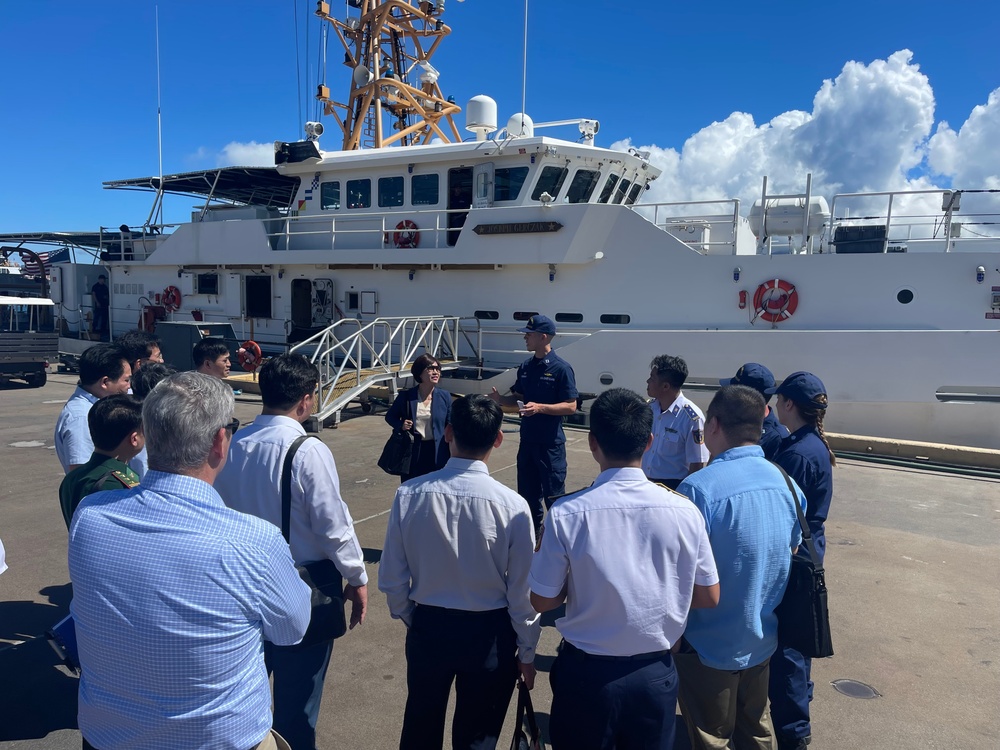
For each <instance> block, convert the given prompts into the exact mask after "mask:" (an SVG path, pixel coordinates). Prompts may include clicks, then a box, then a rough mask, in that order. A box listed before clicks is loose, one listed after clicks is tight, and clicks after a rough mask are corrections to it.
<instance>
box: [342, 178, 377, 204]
mask: <svg viewBox="0 0 1000 750" xmlns="http://www.w3.org/2000/svg"><path fill="white" fill-rule="evenodd" d="M347 207H348V208H371V207H372V181H371V180H367V179H365V180H348V181H347Z"/></svg>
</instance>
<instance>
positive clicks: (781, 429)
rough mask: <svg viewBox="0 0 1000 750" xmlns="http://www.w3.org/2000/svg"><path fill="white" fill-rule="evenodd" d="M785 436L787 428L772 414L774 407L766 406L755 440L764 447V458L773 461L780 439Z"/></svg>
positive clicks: (779, 445) (786, 435)
mask: <svg viewBox="0 0 1000 750" xmlns="http://www.w3.org/2000/svg"><path fill="white" fill-rule="evenodd" d="M786 437H788V428H787V427H785V425H783V424H781V422H779V421H778V418H777V417H776V416H775V415H774V409H772V408H770V407H768V410H767V416H766V417H764V427H763V429H762V430H761V434H760V440H758V441H757V445H759V446H760V447H761V448H763V449H764V458H766V459H767V460H769V461H773V460H774V456H775V454H776V453H777V452H778V449H779V448H781V441H782V440H784V439H785V438H786ZM785 471H788V470H787V469H786V470H785Z"/></svg>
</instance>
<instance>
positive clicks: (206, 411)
mask: <svg viewBox="0 0 1000 750" xmlns="http://www.w3.org/2000/svg"><path fill="white" fill-rule="evenodd" d="M235 405H236V399H235V398H234V397H233V391H232V389H231V388H230V387H229V386H228V385H226V384H225V383H223V382H222V381H221V380H219V379H218V378H213V377H211V376H209V375H203V374H202V373H199V372H179V373H177V374H176V375H171V376H170V377H168V378H165V379H164V380H161V381H160V382H159V383H157V385H156V387H155V388H154V389H153V390H152V391H151V392H150V394H149V395H148V396H146V398H145V400H144V401H143V403H142V425H143V430H144V432H145V434H146V446H147V449H148V451H149V468H150V469H154V470H156V471H166V472H169V473H171V474H183V473H185V472H187V471H191V470H194V469H198V468H200V467H202V466H204V465H205V462H206V461H207V460H208V454H209V452H210V451H211V449H212V442H213V441H214V440H215V435H216V433H217V432H218V431H219V428H221V427H225V426H226V425H227V424H229V421H230V419H231V418H232V416H233V407H234V406H235Z"/></svg>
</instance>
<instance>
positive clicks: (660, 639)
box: [528, 388, 719, 750]
mask: <svg viewBox="0 0 1000 750" xmlns="http://www.w3.org/2000/svg"><path fill="white" fill-rule="evenodd" d="M652 421H653V419H652V414H651V413H650V411H649V406H648V405H647V404H646V402H645V401H643V400H642V398H641V397H640V396H639V394H637V393H633V392H632V391H629V390H626V389H625V388H613V389H611V390H608V391H605V392H604V393H602V394H601V395H600V396H598V397H597V399H596V400H595V401H594V405H593V406H592V407H591V410H590V451H591V453H593V455H594V460H595V461H597V463H598V464H599V465H600V467H601V473H600V474H599V475H598V477H597V479H596V480H595V481H594V483H593V484H592V485H591V486H590V487H589V488H587V489H585V490H582V491H580V492H577V493H575V494H572V495H565V496H563V497H561V498H559V499H558V500H557V501H556V502H554V503H553V504H552V507H551V508H550V509H549V514H548V516H547V517H546V519H545V528H544V533H543V535H542V544H541V547H540V549H539V551H538V553H537V554H536V555H535V559H534V561H533V562H532V565H531V575H530V577H529V579H528V583H529V585H530V587H531V603H532V605H533V606H534V607H535V609H536V610H538V611H539V612H547V611H549V610H552V609H555V608H556V607H558V606H560V605H561V604H562V603H563V602H566V616H565V617H562V618H560V619H559V620H557V621H556V627H557V628H558V629H559V632H560V633H561V634H562V637H563V642H562V643H561V644H560V646H559V655H558V656H557V657H556V660H555V663H554V664H553V665H552V671H551V672H550V673H549V682H550V684H551V686H552V712H551V718H550V721H549V732H550V738H551V740H552V747H553V748H554V750H604V748H611V747H636V748H639V747H641V748H644V749H645V750H654V749H656V750H671V748H673V741H674V713H675V706H676V704H677V687H678V683H677V671H676V669H675V667H674V663H673V659H672V657H671V653H670V652H671V649H672V648H673V647H674V645H675V644H677V642H678V641H679V640H680V637H681V635H682V634H683V632H684V627H685V625H686V624H687V618H688V611H689V610H691V609H696V608H700V607H715V606H716V605H717V604H718V603H719V576H718V573H717V571H716V567H715V559H714V558H713V557H712V547H711V543H710V542H709V539H708V533H707V532H706V530H705V519H704V517H703V516H702V515H701V513H700V512H699V511H698V509H697V508H695V507H694V505H693V504H692V503H691V502H690V501H689V500H688V499H687V498H686V497H683V496H681V495H678V494H677V493H676V492H673V491H672V490H668V489H667V488H665V487H659V486H657V485H655V484H653V483H652V482H649V481H648V480H647V479H646V477H645V476H644V475H643V473H642V470H641V469H640V468H639V464H640V460H641V459H642V454H643V451H644V450H646V449H647V448H648V447H649V444H650V442H651V441H652V436H651V433H650V430H651V428H652Z"/></svg>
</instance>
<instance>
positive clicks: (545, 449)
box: [517, 442, 566, 536]
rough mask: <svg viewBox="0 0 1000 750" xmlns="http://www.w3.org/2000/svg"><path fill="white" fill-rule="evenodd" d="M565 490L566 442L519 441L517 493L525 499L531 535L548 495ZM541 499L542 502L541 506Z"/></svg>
mask: <svg viewBox="0 0 1000 750" xmlns="http://www.w3.org/2000/svg"><path fill="white" fill-rule="evenodd" d="M564 492H566V444H565V443H559V444H558V445H544V444H538V443H524V442H522V443H521V444H520V445H519V446H518V448H517V494H518V495H520V496H521V497H523V498H524V499H525V500H527V501H528V507H529V508H530V509H531V518H532V520H533V521H534V522H535V535H536V536H537V535H538V529H539V527H540V526H541V525H542V519H543V518H544V517H545V508H547V507H548V506H550V505H551V504H552V498H554V497H559V495H562V494H563V493H564ZM543 500H544V502H545V506H544V507H543V506H542V501H543Z"/></svg>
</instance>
